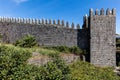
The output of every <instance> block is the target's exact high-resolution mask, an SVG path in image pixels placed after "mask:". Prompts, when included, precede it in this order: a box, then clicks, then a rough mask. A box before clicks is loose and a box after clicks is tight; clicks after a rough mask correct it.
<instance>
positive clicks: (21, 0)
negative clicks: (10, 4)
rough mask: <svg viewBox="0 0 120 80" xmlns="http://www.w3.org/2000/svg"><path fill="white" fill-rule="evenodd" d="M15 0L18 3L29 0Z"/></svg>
mask: <svg viewBox="0 0 120 80" xmlns="http://www.w3.org/2000/svg"><path fill="white" fill-rule="evenodd" d="M13 1H14V2H16V3H17V4H20V3H23V2H26V1H28V0H13Z"/></svg>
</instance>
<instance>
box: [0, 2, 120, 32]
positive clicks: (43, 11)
mask: <svg viewBox="0 0 120 80" xmlns="http://www.w3.org/2000/svg"><path fill="white" fill-rule="evenodd" d="M90 8H93V9H94V10H95V9H97V8H98V9H99V10H100V9H101V8H104V9H107V8H110V9H112V8H116V10H117V23H116V25H117V28H116V31H117V33H119V34H120V0H0V16H2V17H3V16H6V17H21V18H37V19H41V18H45V19H56V20H57V19H60V20H65V21H69V22H70V23H72V22H74V23H75V24H77V23H79V24H80V25H81V26H82V23H83V16H84V15H86V14H87V15H88V14H89V9H90Z"/></svg>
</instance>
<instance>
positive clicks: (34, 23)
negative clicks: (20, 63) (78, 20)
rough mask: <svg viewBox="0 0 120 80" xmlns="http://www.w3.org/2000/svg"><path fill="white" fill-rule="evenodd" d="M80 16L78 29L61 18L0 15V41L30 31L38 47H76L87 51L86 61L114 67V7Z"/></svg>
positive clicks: (20, 36) (7, 40)
mask: <svg viewBox="0 0 120 80" xmlns="http://www.w3.org/2000/svg"><path fill="white" fill-rule="evenodd" d="M89 14H90V15H89V16H88V17H87V16H84V23H83V26H82V29H81V28H80V25H79V24H78V25H77V26H76V28H75V25H74V23H72V24H71V27H70V26H69V23H68V22H66V23H65V22H64V21H63V20H62V21H60V20H58V21H57V22H56V21H55V20H53V21H52V20H43V19H42V20H37V19H21V18H4V17H3V18H0V34H1V35H2V41H3V42H7V43H14V42H15V41H16V40H18V39H21V38H22V37H23V36H25V35H27V34H30V35H33V36H35V37H36V39H37V42H38V43H39V45H41V46H69V47H70V46H79V47H80V48H82V49H89V50H90V61H91V63H92V64H95V65H99V66H115V64H116V60H115V57H116V56H115V23H116V22H115V21H116V19H115V18H116V13H115V9H113V10H112V12H111V10H109V9H107V11H106V15H105V14H104V10H103V9H101V10H100V14H99V11H98V10H96V11H95V14H94V12H93V10H92V9H91V10H90V12H89Z"/></svg>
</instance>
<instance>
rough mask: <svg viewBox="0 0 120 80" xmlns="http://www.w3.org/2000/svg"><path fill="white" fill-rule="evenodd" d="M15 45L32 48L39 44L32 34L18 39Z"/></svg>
mask: <svg viewBox="0 0 120 80" xmlns="http://www.w3.org/2000/svg"><path fill="white" fill-rule="evenodd" d="M14 45H15V46H19V47H24V48H31V47H34V46H38V44H37V42H36V39H35V37H34V36H32V35H26V36H24V37H23V38H22V39H19V40H17V41H16V42H15V44H14Z"/></svg>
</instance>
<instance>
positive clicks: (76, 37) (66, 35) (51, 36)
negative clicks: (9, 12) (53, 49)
mask: <svg viewBox="0 0 120 80" xmlns="http://www.w3.org/2000/svg"><path fill="white" fill-rule="evenodd" d="M87 32H88V31H87V29H75V28H74V25H73V24H72V27H71V28H69V27H64V26H60V25H52V24H43V23H42V24H29V23H16V22H0V34H1V35H2V41H3V42H7V43H14V42H15V41H16V40H18V39H21V38H22V37H24V36H26V35H27V34H30V35H33V36H35V37H36V39H37V42H38V43H39V45H41V46H69V47H71V46H79V47H81V48H83V49H85V48H88V44H89V43H88V41H87V40H88V39H87V38H88V33H87Z"/></svg>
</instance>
